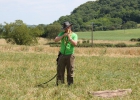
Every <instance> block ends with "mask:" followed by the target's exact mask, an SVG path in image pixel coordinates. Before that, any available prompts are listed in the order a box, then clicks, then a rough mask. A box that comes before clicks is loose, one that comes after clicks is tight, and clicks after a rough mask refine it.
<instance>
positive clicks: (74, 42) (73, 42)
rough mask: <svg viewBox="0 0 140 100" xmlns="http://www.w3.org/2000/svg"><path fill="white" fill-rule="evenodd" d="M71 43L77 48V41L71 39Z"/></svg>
mask: <svg viewBox="0 0 140 100" xmlns="http://www.w3.org/2000/svg"><path fill="white" fill-rule="evenodd" d="M69 41H70V42H71V43H72V45H74V46H77V41H76V40H73V39H72V38H70V39H69Z"/></svg>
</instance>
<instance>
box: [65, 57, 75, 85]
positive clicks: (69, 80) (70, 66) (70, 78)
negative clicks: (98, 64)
mask: <svg viewBox="0 0 140 100" xmlns="http://www.w3.org/2000/svg"><path fill="white" fill-rule="evenodd" d="M74 59H75V57H74V55H70V57H69V60H68V62H67V83H68V85H71V84H73V81H74V80H73V77H74V75H73V74H74Z"/></svg>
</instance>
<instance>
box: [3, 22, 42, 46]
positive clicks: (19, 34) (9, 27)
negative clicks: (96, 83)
mask: <svg viewBox="0 0 140 100" xmlns="http://www.w3.org/2000/svg"><path fill="white" fill-rule="evenodd" d="M5 24H6V25H5V26H4V32H3V35H4V36H5V39H6V41H7V42H8V43H12V44H18V45H31V44H36V43H37V36H40V35H41V34H42V31H41V30H39V28H38V27H32V28H31V27H30V28H28V27H27V25H26V24H24V23H23V21H22V20H16V21H15V22H14V23H10V24H8V23H5Z"/></svg>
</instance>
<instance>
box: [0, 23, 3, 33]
mask: <svg viewBox="0 0 140 100" xmlns="http://www.w3.org/2000/svg"><path fill="white" fill-rule="evenodd" d="M2 32H3V26H2V24H0V35H2Z"/></svg>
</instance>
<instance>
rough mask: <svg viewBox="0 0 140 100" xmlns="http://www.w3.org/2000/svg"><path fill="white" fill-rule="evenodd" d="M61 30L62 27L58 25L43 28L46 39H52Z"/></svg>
mask: <svg viewBox="0 0 140 100" xmlns="http://www.w3.org/2000/svg"><path fill="white" fill-rule="evenodd" d="M61 28H62V27H61V25H60V24H59V23H54V24H50V25H47V26H46V27H45V34H46V38H49V39H54V38H55V37H56V36H57V35H58V33H59V32H60V31H61Z"/></svg>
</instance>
